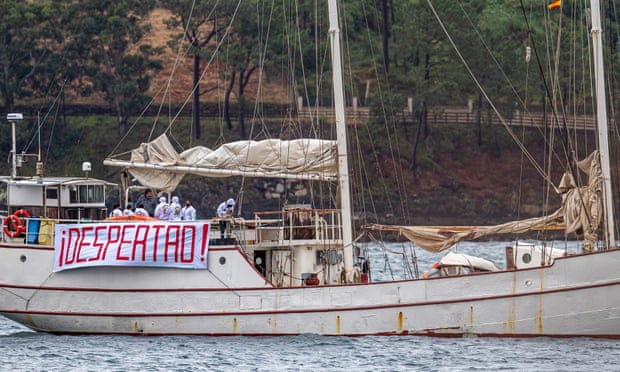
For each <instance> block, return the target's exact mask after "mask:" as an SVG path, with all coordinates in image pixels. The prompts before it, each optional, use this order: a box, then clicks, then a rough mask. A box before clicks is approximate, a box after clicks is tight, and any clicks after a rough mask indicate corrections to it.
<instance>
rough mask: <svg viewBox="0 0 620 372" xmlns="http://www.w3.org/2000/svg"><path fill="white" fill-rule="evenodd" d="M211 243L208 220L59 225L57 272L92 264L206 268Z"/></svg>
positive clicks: (56, 255) (56, 257)
mask: <svg viewBox="0 0 620 372" xmlns="http://www.w3.org/2000/svg"><path fill="white" fill-rule="evenodd" d="M208 246H209V224H208V223H205V222H187V223H180V222H179V223H177V222H168V221H165V222H163V221H162V222H122V223H93V224H71V225H60V224H58V225H56V229H55V237H54V247H55V248H54V249H55V250H54V272H58V271H62V270H67V269H75V268H78V267H89V266H159V267H179V268H187V269H206V268H207V250H208Z"/></svg>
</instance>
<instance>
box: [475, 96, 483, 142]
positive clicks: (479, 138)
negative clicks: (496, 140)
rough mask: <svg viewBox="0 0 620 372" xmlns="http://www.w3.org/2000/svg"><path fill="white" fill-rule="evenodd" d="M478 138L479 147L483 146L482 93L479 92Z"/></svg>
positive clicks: (477, 111) (477, 113) (477, 112)
mask: <svg viewBox="0 0 620 372" xmlns="http://www.w3.org/2000/svg"><path fill="white" fill-rule="evenodd" d="M476 138H477V140H478V147H481V146H482V93H478V109H477V110H476Z"/></svg>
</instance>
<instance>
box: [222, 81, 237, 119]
mask: <svg viewBox="0 0 620 372" xmlns="http://www.w3.org/2000/svg"><path fill="white" fill-rule="evenodd" d="M236 76H237V73H236V72H235V71H233V72H232V76H231V77H230V83H228V86H227V87H226V94H224V120H225V121H226V125H227V126H228V129H230V130H232V128H233V127H232V121H231V120H230V93H231V92H232V89H233V87H234V86H235V78H236Z"/></svg>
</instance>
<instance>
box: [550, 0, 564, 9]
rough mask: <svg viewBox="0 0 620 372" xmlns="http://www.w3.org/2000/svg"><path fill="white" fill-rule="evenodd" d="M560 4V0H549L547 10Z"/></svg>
mask: <svg viewBox="0 0 620 372" xmlns="http://www.w3.org/2000/svg"><path fill="white" fill-rule="evenodd" d="M561 6H562V0H549V10H553V9H557V8H559V7H561Z"/></svg>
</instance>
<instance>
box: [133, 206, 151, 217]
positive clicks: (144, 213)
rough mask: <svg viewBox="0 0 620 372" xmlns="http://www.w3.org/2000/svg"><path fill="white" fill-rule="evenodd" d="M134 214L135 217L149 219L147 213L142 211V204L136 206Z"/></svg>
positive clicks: (144, 210)
mask: <svg viewBox="0 0 620 372" xmlns="http://www.w3.org/2000/svg"><path fill="white" fill-rule="evenodd" d="M134 213H135V214H136V216H142V217H150V216H149V212H147V210H146V209H144V204H138V208H136V211H135V212H134Z"/></svg>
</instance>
